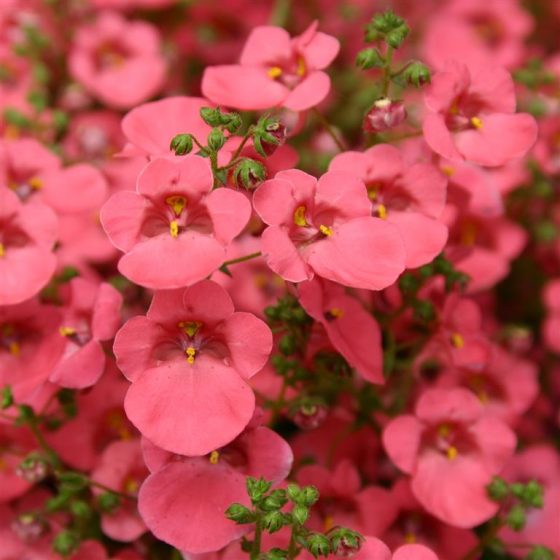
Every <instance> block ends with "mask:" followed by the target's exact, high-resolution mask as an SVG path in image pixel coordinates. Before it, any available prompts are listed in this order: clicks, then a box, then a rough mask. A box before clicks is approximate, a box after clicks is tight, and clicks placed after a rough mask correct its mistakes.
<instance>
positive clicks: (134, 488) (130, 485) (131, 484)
mask: <svg viewBox="0 0 560 560" xmlns="http://www.w3.org/2000/svg"><path fill="white" fill-rule="evenodd" d="M138 488H140V484H139V483H138V481H137V480H136V479H134V478H127V479H126V480H125V483H124V491H125V492H126V493H127V494H136V493H137V492H138Z"/></svg>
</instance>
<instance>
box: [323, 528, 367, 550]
mask: <svg viewBox="0 0 560 560" xmlns="http://www.w3.org/2000/svg"><path fill="white" fill-rule="evenodd" d="M328 536H329V539H330V541H331V550H332V551H333V552H334V554H335V555H336V556H342V557H351V556H352V555H353V554H355V553H356V552H358V551H359V550H360V548H361V547H362V540H363V537H362V536H361V535H360V534H359V533H356V531H352V530H350V529H346V528H345V527H338V528H336V529H334V530H332V531H331V532H330V533H329V535H328Z"/></svg>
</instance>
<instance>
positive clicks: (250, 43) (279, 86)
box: [202, 22, 339, 111]
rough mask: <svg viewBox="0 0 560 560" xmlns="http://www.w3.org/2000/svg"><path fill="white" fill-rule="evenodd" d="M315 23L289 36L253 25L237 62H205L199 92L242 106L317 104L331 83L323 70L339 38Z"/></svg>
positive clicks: (299, 107)
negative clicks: (200, 90) (321, 29)
mask: <svg viewBox="0 0 560 560" xmlns="http://www.w3.org/2000/svg"><path fill="white" fill-rule="evenodd" d="M317 25H318V24H317V22H314V23H312V24H311V25H310V26H309V27H308V28H307V29H306V31H304V32H303V33H302V34H301V35H298V36H297V37H293V38H291V37H290V35H289V34H288V32H287V31H286V30H285V29H282V28H280V27H273V26H261V27H257V28H255V29H253V31H252V32H251V34H250V35H249V37H248V39H247V42H246V43H245V47H244V49H243V52H242V53H241V58H240V64H238V65H226V66H211V67H209V68H206V70H205V72H204V76H203V79H202V93H203V94H204V96H205V97H207V98H208V99H210V100H211V101H213V102H214V103H217V104H219V105H225V106H227V107H234V108H237V109H243V110H259V109H267V108H270V107H278V106H282V107H285V108H287V109H291V110H292V111H304V110H306V109H309V108H311V107H313V106H315V105H318V104H319V103H320V102H321V101H323V99H324V98H325V97H326V96H327V94H328V93H329V89H330V79H329V77H328V75H327V74H326V73H325V72H323V71H322V70H323V69H324V68H326V67H327V66H328V65H329V64H330V63H331V62H332V61H333V60H334V58H335V57H336V55H337V54H338V49H339V43H338V41H337V40H336V39H335V38H334V37H331V36H330V35H326V34H325V33H321V32H319V31H317Z"/></svg>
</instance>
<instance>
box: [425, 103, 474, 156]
mask: <svg viewBox="0 0 560 560" xmlns="http://www.w3.org/2000/svg"><path fill="white" fill-rule="evenodd" d="M422 132H423V133H424V140H426V143H427V144H428V146H430V148H431V149H432V150H433V151H434V152H436V154H439V155H440V156H442V157H444V158H447V159H450V160H452V161H455V160H462V159H464V158H463V156H462V155H461V152H460V151H459V150H458V149H457V148H456V147H455V144H454V143H453V137H452V135H451V132H450V131H449V129H448V128H447V126H445V118H444V117H443V115H439V114H436V113H428V114H427V115H426V116H425V117H424V123H423V124H422Z"/></svg>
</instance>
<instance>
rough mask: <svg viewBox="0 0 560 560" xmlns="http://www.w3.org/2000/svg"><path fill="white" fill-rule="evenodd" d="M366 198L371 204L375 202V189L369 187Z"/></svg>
mask: <svg viewBox="0 0 560 560" xmlns="http://www.w3.org/2000/svg"><path fill="white" fill-rule="evenodd" d="M367 195H368V198H369V199H370V200H371V201H372V202H373V201H375V200H377V189H376V188H375V187H371V188H369V189H368V192H367Z"/></svg>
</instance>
